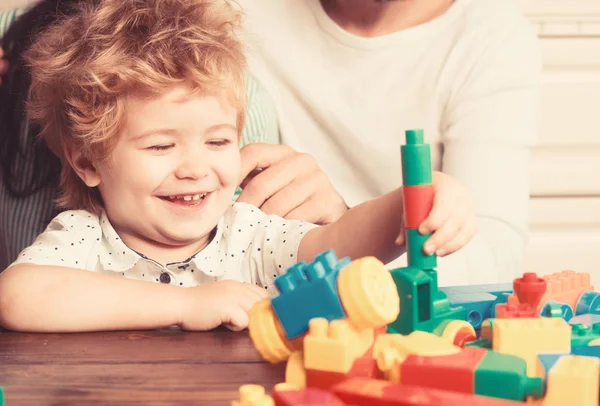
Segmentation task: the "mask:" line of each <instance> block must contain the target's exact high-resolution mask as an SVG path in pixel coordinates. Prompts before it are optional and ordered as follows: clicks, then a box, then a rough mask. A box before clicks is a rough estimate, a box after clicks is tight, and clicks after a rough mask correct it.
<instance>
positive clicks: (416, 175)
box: [400, 130, 437, 270]
mask: <svg viewBox="0 0 600 406" xmlns="http://www.w3.org/2000/svg"><path fill="white" fill-rule="evenodd" d="M400 149H401V156H402V182H403V183H404V186H405V187H406V186H409V187H410V186H426V185H431V184H432V183H433V178H432V170H431V151H430V148H429V144H425V141H424V136H423V130H407V131H406V144H405V145H403V146H402V147H401V148H400ZM410 203H412V202H405V207H404V212H405V213H406V212H407V211H409V210H411V208H410V207H408V208H407V207H406V205H407V204H410ZM405 234H406V251H407V255H408V266H413V267H415V268H417V269H423V270H426V269H435V268H436V267H437V257H436V256H435V254H434V255H427V254H425V252H423V244H424V243H425V241H426V240H427V239H428V238H429V237H430V236H431V234H426V235H422V234H420V233H419V230H417V229H415V228H406V232H405Z"/></svg>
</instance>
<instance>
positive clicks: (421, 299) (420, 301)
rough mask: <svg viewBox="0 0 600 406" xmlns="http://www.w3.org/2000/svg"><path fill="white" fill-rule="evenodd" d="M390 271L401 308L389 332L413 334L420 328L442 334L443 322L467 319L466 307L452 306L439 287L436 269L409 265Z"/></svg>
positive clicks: (390, 325) (389, 327) (389, 326)
mask: <svg viewBox="0 0 600 406" xmlns="http://www.w3.org/2000/svg"><path fill="white" fill-rule="evenodd" d="M390 274H391V275H392V278H393V279H394V283H395V284H396V288H397V289H398V295H399V296H400V309H401V310H400V313H399V315H398V318H397V319H396V320H395V321H394V322H392V323H390V324H389V325H388V332H389V333H396V334H410V333H412V332H413V331H415V330H420V331H427V332H428V333H436V334H441V332H440V328H439V327H440V325H442V324H444V326H445V324H447V323H448V322H449V321H451V320H466V312H465V309H463V308H462V307H457V308H451V307H450V301H449V300H448V297H447V296H446V294H445V293H443V292H441V291H439V290H438V282H437V272H435V271H424V270H421V269H418V268H415V267H411V266H409V267H406V268H397V269H394V270H392V271H390ZM442 328H443V326H442Z"/></svg>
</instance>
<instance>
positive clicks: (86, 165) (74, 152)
mask: <svg viewBox="0 0 600 406" xmlns="http://www.w3.org/2000/svg"><path fill="white" fill-rule="evenodd" d="M64 154H65V156H66V157H67V160H68V161H69V164H70V165H71V168H73V170H74V171H75V172H76V173H77V176H79V177H80V178H81V180H82V181H83V182H84V183H85V184H86V185H87V186H88V187H96V186H98V185H99V184H100V181H101V180H102V179H101V177H100V173H99V172H98V170H97V169H96V167H95V166H94V163H93V162H92V160H91V159H89V158H88V157H87V156H85V154H84V153H83V151H82V149H81V148H79V147H76V146H74V145H65V147H64Z"/></svg>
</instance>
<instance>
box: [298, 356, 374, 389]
mask: <svg viewBox="0 0 600 406" xmlns="http://www.w3.org/2000/svg"><path fill="white" fill-rule="evenodd" d="M350 378H372V379H383V378H384V376H383V372H381V370H380V369H379V368H378V367H377V361H376V360H375V359H374V358H373V357H372V356H365V357H360V358H357V359H356V360H355V361H354V364H352V369H350V371H348V373H346V374H344V373H341V372H331V371H318V370H315V369H307V370H306V386H307V387H309V388H319V389H325V390H329V389H330V388H331V387H332V386H334V385H336V384H338V383H340V382H343V381H345V380H346V379H350Z"/></svg>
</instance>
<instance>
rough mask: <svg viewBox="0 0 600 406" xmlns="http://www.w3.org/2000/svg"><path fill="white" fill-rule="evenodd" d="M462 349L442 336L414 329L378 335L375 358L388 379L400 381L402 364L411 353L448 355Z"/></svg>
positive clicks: (374, 349)
mask: <svg viewBox="0 0 600 406" xmlns="http://www.w3.org/2000/svg"><path fill="white" fill-rule="evenodd" d="M460 351H461V349H460V348H459V347H457V346H455V345H453V344H451V343H450V342H448V340H446V339H444V338H442V337H439V336H436V335H434V334H431V333H426V332H424V331H414V332H413V333H411V334H409V335H399V334H386V335H381V336H379V337H377V340H376V341H375V345H374V347H373V358H375V359H376V360H377V366H378V367H379V369H380V370H381V371H382V372H383V373H384V376H385V377H386V378H387V379H388V380H390V381H392V382H399V372H400V365H401V364H402V362H403V361H404V360H405V359H406V357H408V356H409V355H423V356H446V355H451V354H458V353H460Z"/></svg>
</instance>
